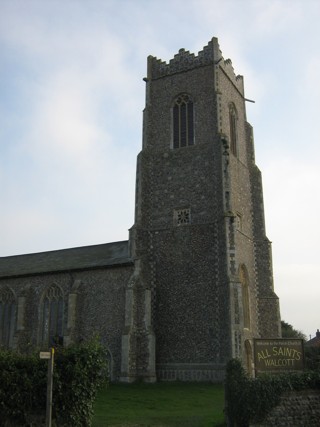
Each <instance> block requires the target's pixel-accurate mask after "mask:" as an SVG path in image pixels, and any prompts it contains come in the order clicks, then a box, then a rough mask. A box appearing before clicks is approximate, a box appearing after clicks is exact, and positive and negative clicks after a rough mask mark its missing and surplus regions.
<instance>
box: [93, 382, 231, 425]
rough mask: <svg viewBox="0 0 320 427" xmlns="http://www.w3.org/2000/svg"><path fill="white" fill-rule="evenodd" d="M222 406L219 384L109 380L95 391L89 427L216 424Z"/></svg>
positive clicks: (222, 418) (222, 397)
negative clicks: (130, 382)
mask: <svg viewBox="0 0 320 427" xmlns="http://www.w3.org/2000/svg"><path fill="white" fill-rule="evenodd" d="M223 407H224V391H223V386H222V385H219V384H198V383H191V384H189V383H157V384H130V385H127V384H111V385H110V386H109V387H108V388H106V389H104V390H101V391H100V393H99V395H98V398H97V400H96V402H95V406H94V413H95V415H94V418H93V423H92V427H107V426H108V427H111V426H112V427H113V426H117V427H120V426H123V427H124V426H125V427H138V426H139V427H140V426H141V427H142V426H143V427H154V426H156V427H218V426H223V425H224V415H223Z"/></svg>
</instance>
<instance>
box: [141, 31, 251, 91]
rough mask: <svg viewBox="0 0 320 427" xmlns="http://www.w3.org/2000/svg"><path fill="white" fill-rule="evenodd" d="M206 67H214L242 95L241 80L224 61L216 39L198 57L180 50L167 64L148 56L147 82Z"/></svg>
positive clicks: (230, 64) (230, 65) (230, 63)
mask: <svg viewBox="0 0 320 427" xmlns="http://www.w3.org/2000/svg"><path fill="white" fill-rule="evenodd" d="M206 65H216V66H217V67H220V68H221V69H222V70H223V71H224V72H225V74H226V75H227V76H228V77H229V78H230V80H232V82H233V83H234V85H235V86H236V87H237V88H238V90H240V91H241V92H242V93H243V78H242V76H237V75H236V74H235V72H234V69H233V66H232V62H231V60H230V59H226V60H224V58H223V57H222V52H221V50H220V47H219V43H218V39H217V38H216V37H213V38H212V39H211V40H210V41H209V43H208V45H207V46H205V47H204V48H203V50H201V51H200V52H198V55H195V54H194V53H190V52H189V51H188V50H185V49H180V50H179V52H178V53H177V54H176V55H174V58H173V59H171V60H170V61H169V63H167V62H165V61H162V60H161V59H158V58H156V57H155V56H151V55H150V56H148V76H147V78H148V80H156V79H160V78H162V77H165V76H169V75H172V74H176V73H181V72H186V71H189V70H193V69H195V68H199V67H204V66H206Z"/></svg>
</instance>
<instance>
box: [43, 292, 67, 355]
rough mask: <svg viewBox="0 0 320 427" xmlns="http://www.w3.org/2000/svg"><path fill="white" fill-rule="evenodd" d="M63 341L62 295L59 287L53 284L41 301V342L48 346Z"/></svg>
mask: <svg viewBox="0 0 320 427" xmlns="http://www.w3.org/2000/svg"><path fill="white" fill-rule="evenodd" d="M62 343H63V295H62V291H61V289H60V288H59V287H58V286H56V285H53V286H51V287H50V288H49V289H48V290H47V292H46V293H45V295H44V297H43V302H42V344H44V345H48V346H49V347H50V346H52V345H55V344H62Z"/></svg>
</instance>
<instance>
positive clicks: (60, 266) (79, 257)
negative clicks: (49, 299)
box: [0, 240, 133, 278]
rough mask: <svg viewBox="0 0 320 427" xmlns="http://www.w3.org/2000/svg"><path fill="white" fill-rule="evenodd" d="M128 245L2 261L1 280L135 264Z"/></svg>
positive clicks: (125, 242)
mask: <svg viewBox="0 0 320 427" xmlns="http://www.w3.org/2000/svg"><path fill="white" fill-rule="evenodd" d="M132 263H133V261H132V259H131V258H130V254H129V242H128V241H127V240H125V241H121V242H113V243H105V244H101V245H93V246H82V247H79V248H71V249H61V250H56V251H49V252H39V253H33V254H26V255H14V256H8V257H0V278H4V277H14V276H24V275H33V274H41V273H52V272H58V271H70V270H83V269H91V268H98V267H111V266H116V265H123V264H132Z"/></svg>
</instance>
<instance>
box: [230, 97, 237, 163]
mask: <svg viewBox="0 0 320 427" xmlns="http://www.w3.org/2000/svg"><path fill="white" fill-rule="evenodd" d="M237 122H238V113H237V110H236V107H235V105H234V104H230V105H229V124H230V149H231V153H233V154H234V155H235V156H237V154H238V147H237V146H238V131H237Z"/></svg>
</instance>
